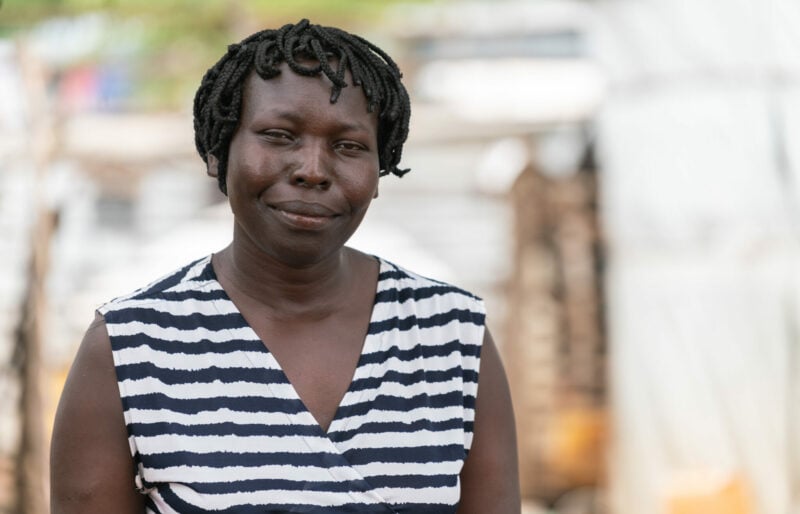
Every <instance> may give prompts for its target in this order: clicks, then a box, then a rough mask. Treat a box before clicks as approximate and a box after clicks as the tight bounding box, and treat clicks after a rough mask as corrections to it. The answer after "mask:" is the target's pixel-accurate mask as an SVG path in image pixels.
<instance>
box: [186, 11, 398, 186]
mask: <svg viewBox="0 0 800 514" xmlns="http://www.w3.org/2000/svg"><path fill="white" fill-rule="evenodd" d="M309 59H310V60H313V61H316V64H314V65H311V66H308V65H305V64H301V63H300V62H298V61H299V60H301V61H304V60H309ZM331 59H335V60H337V61H338V64H337V66H336V69H333V67H331V63H330V61H331ZM283 62H285V63H286V64H287V65H288V66H289V69H291V70H292V72H294V73H297V74H298V75H303V76H318V75H320V74H322V75H325V76H326V77H327V78H328V79H329V80H330V81H331V83H332V86H331V98H330V101H331V103H335V102H336V101H337V100H338V98H339V94H340V93H341V90H342V88H344V87H347V83H346V82H345V80H344V77H345V73H346V71H347V70H350V74H351V75H352V79H353V85H354V86H357V87H360V88H361V90H362V92H363V93H364V96H365V98H366V100H367V108H368V110H369V112H374V111H375V110H376V109H377V113H378V155H379V159H380V168H381V175H388V174H393V175H397V176H398V177H402V176H403V175H404V174H405V173H407V172H408V171H409V170H407V169H400V168H398V164H399V163H400V157H401V156H402V153H403V144H404V143H405V141H406V138H407V137H408V124H409V119H410V116H411V106H410V103H409V99H408V93H407V92H406V89H405V87H404V86H403V84H402V82H401V81H400V79H401V78H402V73H400V69H399V68H398V67H397V64H396V63H395V62H394V60H392V58H391V57H389V55H388V54H386V52H384V51H383V50H381V49H380V48H378V47H377V46H375V45H373V44H372V43H370V42H369V41H367V40H366V39H364V38H362V37H360V36H356V35H354V34H349V33H347V32H345V31H343V30H341V29H337V28H334V27H322V26H320V25H313V24H311V23H310V22H309V21H308V20H306V19H303V20H301V21H300V22H299V23H297V24H294V25H293V24H287V25H284V26H283V27H281V28H280V29H277V30H272V29H270V30H262V31H260V32H256V33H255V34H252V35H251V36H248V37H247V38H245V39H243V40H242V41H241V42H240V43H238V44H233V45H230V46H229V47H228V51H227V52H226V54H225V55H224V56H223V57H222V58H221V59H220V60H219V61H218V62H217V63H216V64H215V65H214V66H212V67H211V68H210V69H209V70H208V71H207V72H206V73H205V75H204V76H203V80H202V82H201V83H200V87H199V88H198V90H197V93H196V94H195V98H194V131H195V146H196V147H197V151H198V152H199V153H200V157H202V158H203V160H204V161H206V162H208V157H209V155H213V156H214V157H215V158H216V159H217V161H218V179H219V187H220V190H222V192H223V193H227V190H226V186H225V179H226V175H227V164H228V147H229V146H230V142H231V138H233V135H234V133H235V132H236V128H237V126H238V124H239V116H240V115H241V108H242V95H243V84H244V82H245V80H246V78H247V75H248V74H249V73H250V72H251V70H255V72H256V73H257V74H258V75H259V76H260V77H261V78H263V79H265V80H269V79H271V78H274V77H276V76H278V75H279V74H280V73H281V70H280V65H281V63H283Z"/></svg>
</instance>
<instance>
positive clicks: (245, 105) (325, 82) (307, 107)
mask: <svg viewBox="0 0 800 514" xmlns="http://www.w3.org/2000/svg"><path fill="white" fill-rule="evenodd" d="M332 66H335V63H332ZM280 70H281V73H280V74H279V75H278V76H276V77H273V78H270V79H266V80H265V79H263V78H261V77H260V76H259V75H258V74H257V73H256V72H255V71H251V72H250V74H249V75H248V76H247V78H246V80H245V83H244V87H243V88H242V95H243V96H242V113H241V117H242V120H244V119H245V118H248V117H252V116H256V115H260V114H264V113H270V112H279V111H281V112H293V113H295V114H296V115H298V116H315V115H316V116H319V115H322V114H328V115H336V116H342V117H348V118H350V119H352V120H353V121H357V122H360V123H368V124H369V125H370V126H371V127H372V128H375V127H377V114H376V113H375V112H373V113H370V112H369V111H368V109H367V99H366V97H365V96H364V93H363V90H362V89H361V87H358V86H355V85H353V81H352V76H351V75H350V73H349V71H348V72H347V73H346V74H345V81H346V82H347V87H345V88H342V90H341V93H340V94H339V98H338V99H337V101H336V102H335V103H331V101H330V98H331V93H332V87H333V84H332V83H331V81H330V80H329V79H328V78H327V77H326V76H325V75H323V74H320V75H317V76H312V77H307V76H304V75H298V74H296V73H295V72H293V71H292V70H291V69H290V68H289V66H288V65H287V64H286V63H283V64H281V66H280Z"/></svg>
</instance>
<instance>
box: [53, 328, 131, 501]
mask: <svg viewBox="0 0 800 514" xmlns="http://www.w3.org/2000/svg"><path fill="white" fill-rule="evenodd" d="M50 505H51V509H52V514H71V513H81V514H93V513H97V514H101V513H102V514H108V513H109V512H114V513H119V514H132V513H136V514H142V513H143V512H144V497H143V496H142V495H141V494H139V493H138V492H137V491H136V489H135V486H134V464H133V458H132V457H131V454H130V450H129V447H128V433H127V430H126V428H125V421H124V419H123V416H122V402H121V401H120V398H119V388H118V386H117V377H116V371H115V370H114V362H113V359H112V357H111V344H110V342H109V338H108V332H107V331H106V327H105V323H104V322H103V318H102V317H101V316H99V315H98V316H97V318H96V319H95V321H94V323H92V325H91V326H90V327H89V329H88V330H87V331H86V335H85V336H84V338H83V342H82V343H81V346H80V349H79V350H78V355H77V356H76V357H75V362H74V363H73V364H72V369H71V370H70V372H69V376H68V377H67V382H66V384H65V385H64V392H63V393H62V394H61V401H60V402H59V404H58V411H57V412H56V420H55V426H54V427H53V441H52V445H51V448H50Z"/></svg>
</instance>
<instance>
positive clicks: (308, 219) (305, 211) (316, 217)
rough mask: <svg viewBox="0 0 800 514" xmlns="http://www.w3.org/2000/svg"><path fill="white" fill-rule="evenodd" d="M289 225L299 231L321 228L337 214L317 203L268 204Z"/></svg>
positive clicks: (290, 202)
mask: <svg viewBox="0 0 800 514" xmlns="http://www.w3.org/2000/svg"><path fill="white" fill-rule="evenodd" d="M268 207H269V208H270V209H272V210H274V211H275V212H277V213H278V214H279V215H280V217H281V218H282V219H283V220H284V221H286V222H287V223H288V224H289V225H291V226H293V227H296V228H300V229H316V228H322V227H324V226H325V225H327V224H328V223H330V222H331V221H333V219H335V218H336V217H338V216H339V214H338V213H337V212H336V211H334V210H333V209H331V208H329V207H326V206H325V205H322V204H318V203H307V202H300V201H289V202H280V203H274V204H269V205H268Z"/></svg>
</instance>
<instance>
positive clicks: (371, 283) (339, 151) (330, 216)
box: [51, 20, 520, 514]
mask: <svg viewBox="0 0 800 514" xmlns="http://www.w3.org/2000/svg"><path fill="white" fill-rule="evenodd" d="M399 79H400V72H399V70H398V69H397V66H396V65H395V64H394V62H392V60H391V59H390V58H389V57H388V56H387V55H386V54H384V53H383V52H382V51H381V50H380V49H378V48H377V47H375V46H373V45H371V44H370V43H368V42H366V41H364V40H363V39H361V38H359V37H357V36H353V35H351V34H348V33H346V32H343V31H341V30H338V29H334V28H325V27H319V26H316V25H311V24H309V23H308V21H307V20H303V21H301V22H300V23H298V24H296V25H286V26H284V27H283V28H281V29H280V30H277V31H272V30H270V31H263V32H259V33H257V34H254V35H253V36H251V37H249V38H247V39H245V40H244V41H242V43H240V44H238V45H231V47H229V49H228V52H227V54H226V55H225V56H224V57H223V58H222V59H221V60H220V61H219V62H218V63H217V64H216V65H215V66H214V67H212V68H211V69H210V70H209V71H208V73H207V74H206V76H205V78H204V79H203V83H202V85H201V86H200V89H199V90H198V92H197V96H196V98H195V135H196V143H197V147H198V150H199V152H200V155H201V156H202V157H203V159H204V160H205V161H206V163H207V170H208V174H209V175H210V176H212V177H215V178H216V179H217V180H218V181H219V185H220V188H221V190H222V191H223V192H224V193H226V194H227V195H228V199H229V202H230V206H231V209H232V211H233V214H234V219H235V223H234V232H233V240H232V242H231V243H230V245H229V246H228V247H227V248H225V249H224V250H222V251H220V252H218V253H216V254H214V255H212V256H210V257H207V258H205V259H201V260H199V261H196V262H194V263H191V264H189V265H187V266H186V267H184V268H183V269H181V270H178V271H177V272H175V273H172V274H170V275H168V276H167V277H165V278H163V279H161V280H159V281H157V282H155V283H153V284H151V285H149V286H147V287H145V288H143V289H140V290H138V291H136V292H134V293H132V294H130V295H128V296H125V297H121V298H118V299H116V300H114V301H112V302H110V303H108V304H106V305H104V306H103V307H101V308H100V309H99V310H98V315H97V318H96V320H95V322H94V323H93V324H92V325H91V326H90V327H89V330H88V331H87V334H86V337H85V339H84V341H83V343H82V345H81V348H80V350H79V352H78V355H77V357H76V359H75V362H74V364H73V367H72V370H71V372H70V375H69V378H68V380H67V383H66V385H65V388H64V392H63V395H62V399H61V402H60V405H59V409H58V413H57V417H56V423H55V428H54V434H53V446H52V455H51V460H52V465H51V474H52V507H53V513H54V514H61V513H71V512H80V513H82V514H86V513H104V514H105V513H111V512H113V513H128V512H131V513H133V512H136V513H141V512H144V511H146V512H160V513H166V512H210V511H213V512H217V511H222V512H231V513H233V512H236V513H240V512H242V513H249V512H259V513H263V512H328V513H333V512H371V513H372V512H375V513H378V512H380V513H390V512H398V513H399V512H414V513H452V512H458V513H481V514H485V513H499V514H504V513H516V512H519V509H520V504H519V493H518V484H517V482H518V481H517V461H516V448H515V436H514V423H513V415H512V409H511V403H510V399H509V393H508V387H507V383H506V380H505V375H504V372H503V369H502V365H501V363H500V359H499V357H498V353H497V350H496V348H495V345H494V343H493V341H492V338H491V335H490V334H489V332H488V331H487V330H486V329H485V326H484V311H483V304H482V302H481V301H480V300H479V299H478V298H476V297H474V296H473V295H471V294H469V293H467V292H464V291H462V290H459V289H457V288H455V287H452V286H449V285H447V284H443V283H441V282H436V281H433V280H429V279H425V278H423V277H420V276H417V275H415V274H413V273H411V272H409V271H405V270H403V269H402V268H399V267H397V266H395V265H394V264H391V263H389V262H387V261H384V260H382V259H380V258H378V257H374V256H370V255H365V254H363V253H360V252H358V251H356V250H353V249H350V248H348V247H346V246H344V243H345V242H346V241H347V239H348V238H349V237H350V236H351V235H352V234H353V232H354V231H355V230H356V228H357V227H358V225H359V223H360V222H361V220H362V218H363V217H364V214H365V213H366V211H367V208H368V207H369V204H370V202H371V201H372V199H373V198H376V197H377V196H378V182H379V176H380V175H383V174H389V173H391V174H395V175H402V174H403V173H404V172H405V171H407V170H400V169H398V167H397V165H398V163H399V161H400V156H401V151H402V145H403V143H404V142H405V139H406V135H407V132H408V119H409V107H408V96H407V94H406V91H405V89H404V88H403V86H402V84H401V83H400V80H399Z"/></svg>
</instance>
